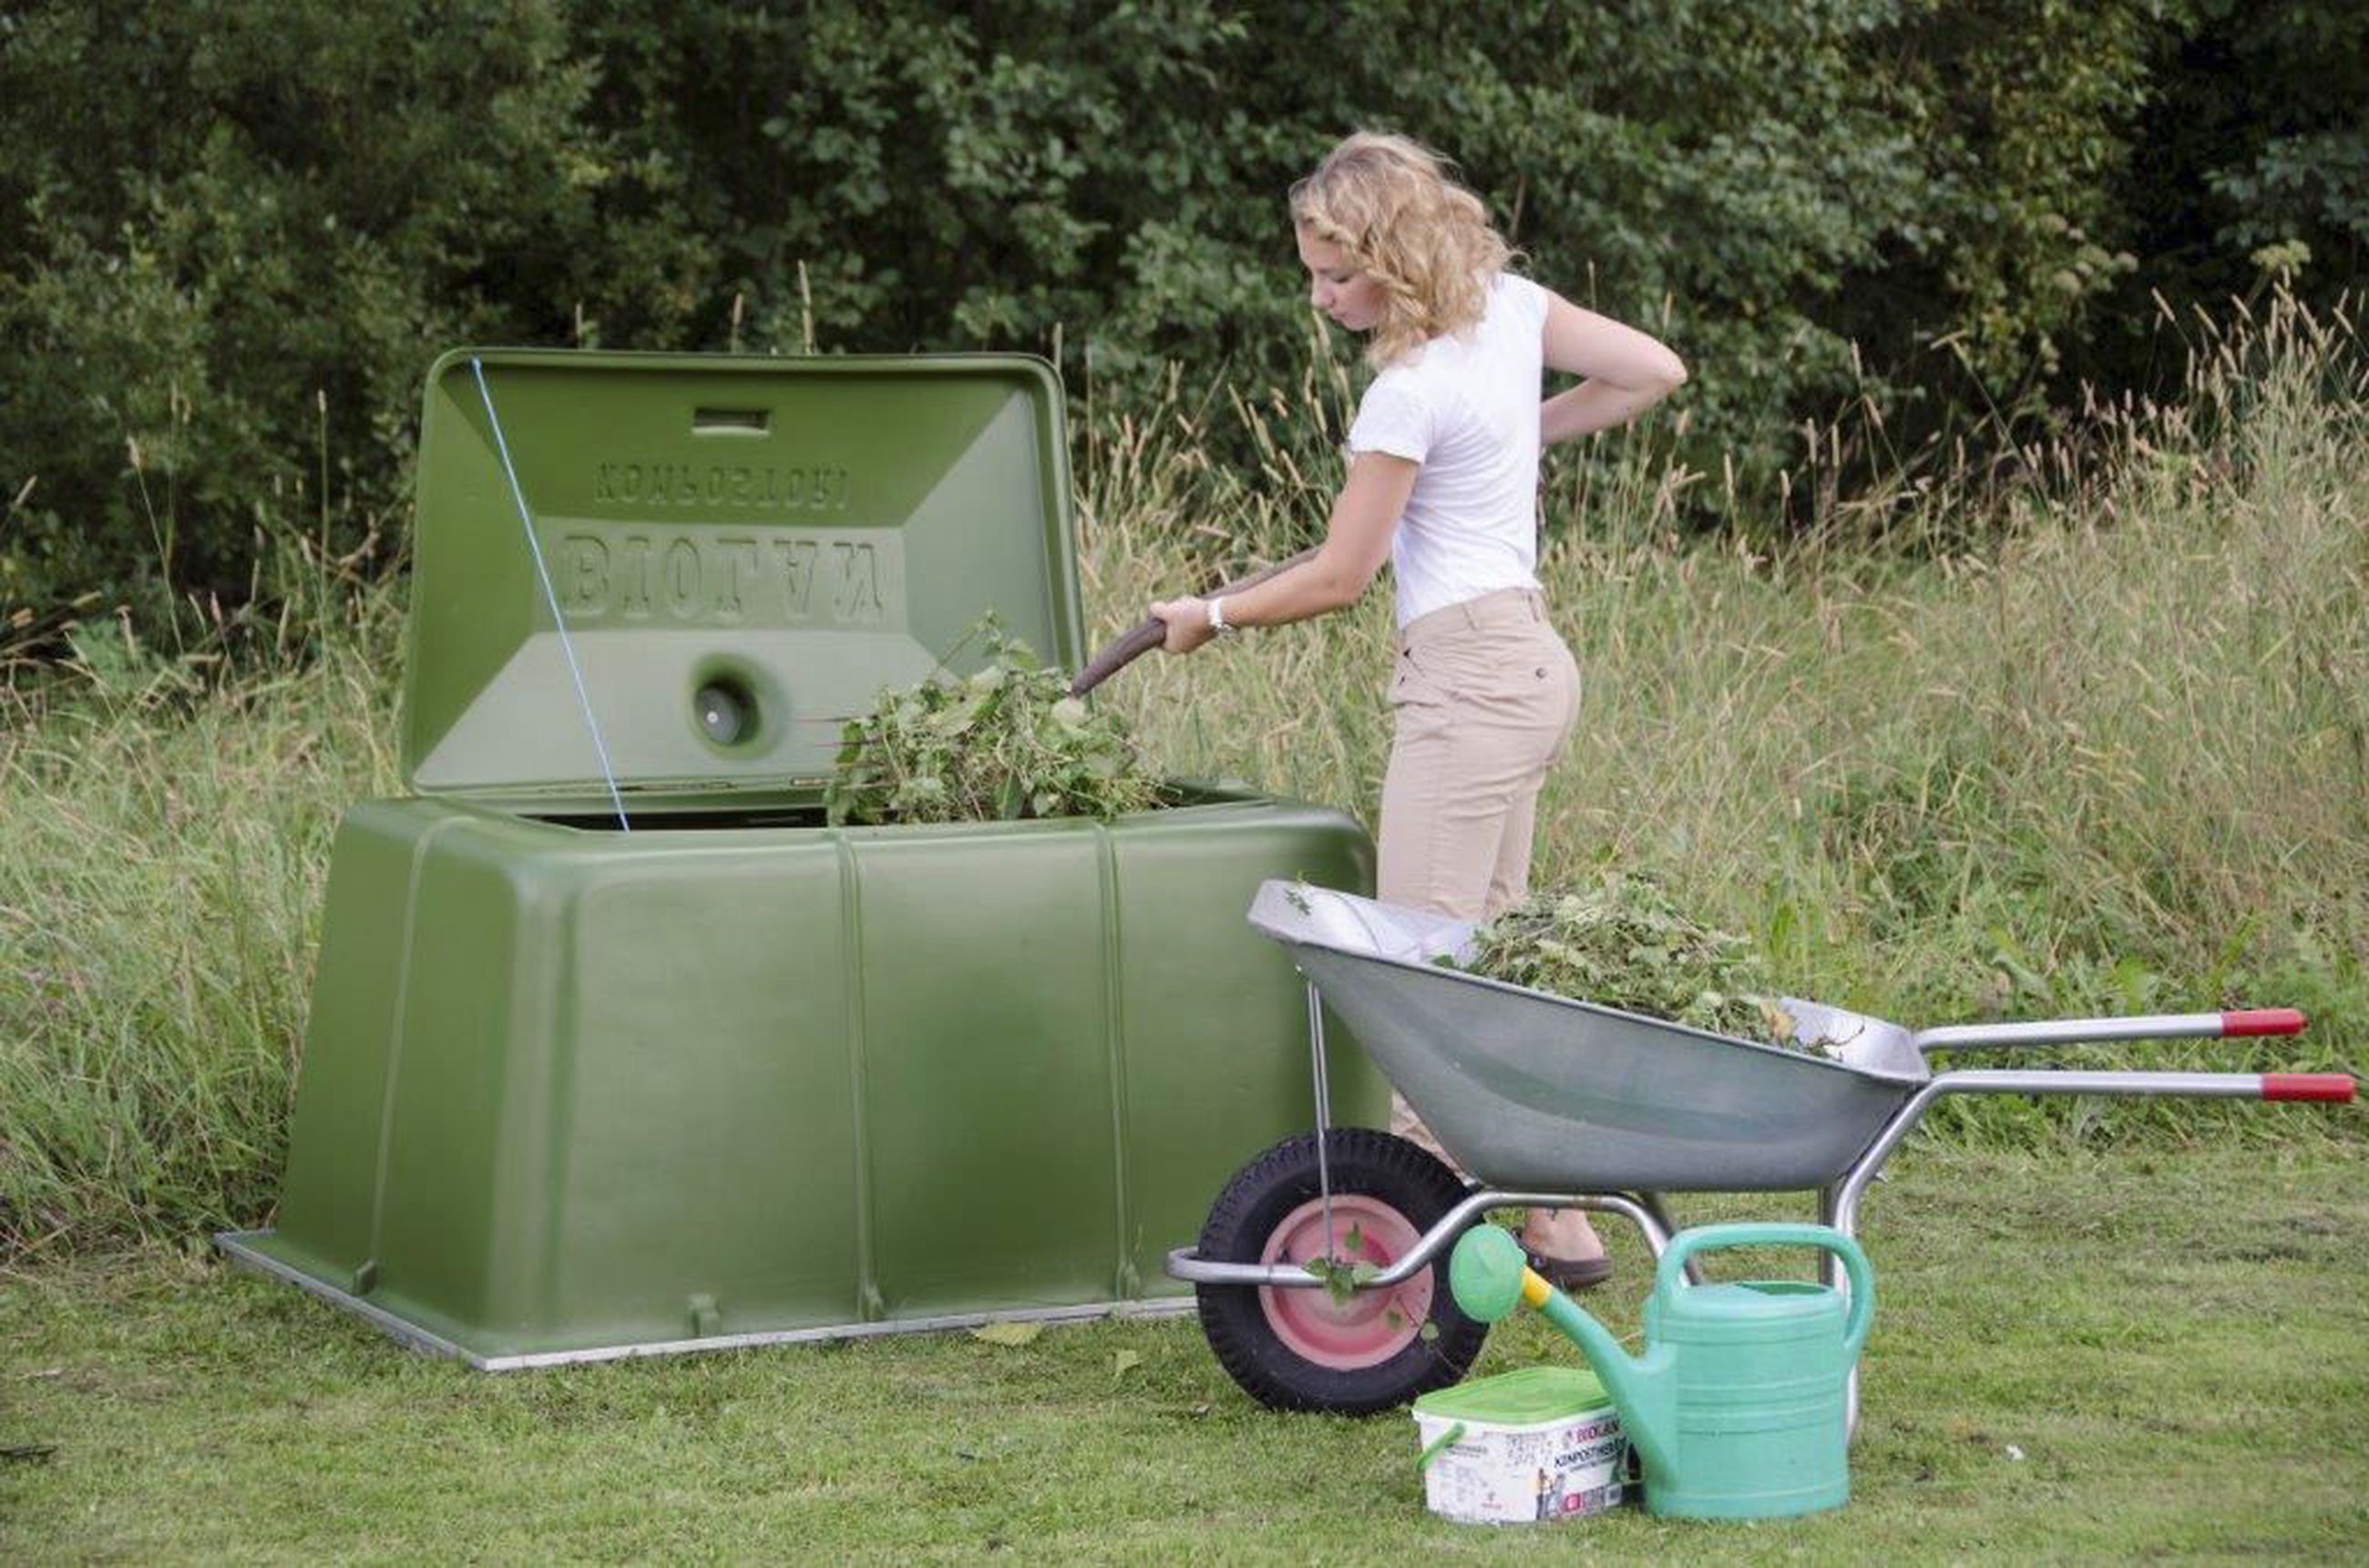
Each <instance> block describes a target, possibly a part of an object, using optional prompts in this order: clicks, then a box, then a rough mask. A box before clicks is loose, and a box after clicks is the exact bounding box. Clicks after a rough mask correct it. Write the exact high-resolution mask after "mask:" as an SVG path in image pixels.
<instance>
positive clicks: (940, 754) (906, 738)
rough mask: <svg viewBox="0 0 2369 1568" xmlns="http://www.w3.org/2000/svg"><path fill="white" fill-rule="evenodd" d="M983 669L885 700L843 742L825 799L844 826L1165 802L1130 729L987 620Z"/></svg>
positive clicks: (852, 725)
mask: <svg viewBox="0 0 2369 1568" xmlns="http://www.w3.org/2000/svg"><path fill="white" fill-rule="evenodd" d="M973 639H978V640H980V641H981V642H982V643H983V646H984V647H985V650H986V654H987V661H986V662H985V663H984V664H983V665H981V666H980V667H979V668H978V670H976V671H974V672H973V673H971V674H969V675H967V676H964V677H961V678H959V679H957V678H955V677H951V676H946V675H938V676H933V677H932V678H931V679H929V680H927V681H922V682H921V683H920V684H919V685H916V686H908V687H903V688H899V689H897V690H892V691H887V692H882V693H881V694H880V699H879V701H878V703H877V704H875V706H874V708H873V710H872V712H871V713H869V714H866V715H862V716H860V717H857V718H853V719H850V720H849V721H848V723H847V727H846V729H845V730H844V731H843V732H842V735H841V745H840V749H839V763H838V771H837V773H835V774H834V776H833V777H832V780H831V782H830V785H829V786H828V787H827V788H826V789H825V791H824V794H823V804H824V807H825V809H826V810H827V811H828V812H829V813H830V821H831V822H832V824H833V825H834V826H836V825H839V824H842V823H855V824H865V825H868V824H875V823H889V822H1010V821H1016V820H1019V819H1021V818H1042V817H1096V818H1103V819H1104V820H1108V819H1109V818H1114V817H1119V816H1124V815H1125V814H1127V813H1128V812H1130V811H1145V810H1150V808H1151V807H1155V806H1158V805H1159V804H1161V801H1160V792H1159V786H1158V785H1157V784H1156V783H1155V782H1154V781H1153V780H1152V778H1151V777H1150V774H1148V773H1145V772H1144V771H1143V767H1142V763H1141V761H1140V760H1139V758H1138V756H1137V753H1136V749H1135V743H1134V741H1133V740H1132V739H1131V738H1130V737H1129V736H1128V733H1127V726H1126V722H1125V721H1124V720H1123V719H1121V718H1120V717H1119V716H1118V715H1116V713H1114V712H1112V711H1110V710H1108V709H1101V710H1097V709H1093V708H1089V707H1088V706H1087V705H1086V704H1085V703H1084V701H1083V700H1082V699H1080V698H1077V697H1072V696H1070V681H1069V677H1068V676H1066V675H1064V674H1063V673H1061V672H1060V671H1059V670H1052V669H1047V667H1046V666H1045V665H1044V664H1043V663H1042V662H1040V661H1039V660H1038V659H1037V658H1036V654H1035V653H1034V652H1033V651H1031V650H1030V648H1029V647H1028V645H1027V644H1025V643H1024V642H1020V641H1018V640H1016V639H1014V638H1012V637H1009V636H1007V635H1004V634H1003V632H1002V631H1001V628H999V627H998V626H997V625H996V624H995V623H994V622H993V621H992V620H991V619H990V620H987V621H982V622H981V623H979V624H978V625H977V626H975V627H973V628H972V630H971V632H970V634H969V635H967V637H965V639H964V641H965V643H968V642H970V641H972V640H973Z"/></svg>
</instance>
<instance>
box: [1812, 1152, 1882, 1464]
mask: <svg viewBox="0 0 2369 1568" xmlns="http://www.w3.org/2000/svg"><path fill="white" fill-rule="evenodd" d="M1887 1152H1888V1151H1887ZM1850 1174H1852V1175H1857V1174H1859V1170H1858V1168H1857V1167H1854V1168H1853V1169H1852V1171H1851V1173H1850ZM1860 1185H1864V1184H1863V1183H1862V1184H1860ZM1858 1222H1859V1186H1855V1185H1851V1183H1850V1182H1849V1181H1848V1179H1846V1180H1845V1182H1844V1183H1843V1184H1842V1185H1838V1186H1826V1187H1820V1188H1819V1189H1818V1223H1819V1224H1821V1225H1824V1226H1827V1227H1829V1228H1830V1229H1832V1230H1839V1231H1841V1232H1842V1233H1843V1234H1844V1235H1846V1236H1848V1237H1849V1238H1850V1239H1851V1240H1852V1241H1854V1242H1856V1241H1858V1240H1859V1235H1858ZM1818 1278H1819V1281H1820V1282H1821V1283H1822V1284H1824V1285H1825V1288H1827V1289H1829V1290H1832V1291H1834V1292H1835V1293H1836V1294H1837V1295H1839V1296H1841V1297H1843V1298H1844V1299H1849V1296H1850V1280H1849V1278H1848V1276H1846V1275H1845V1274H1844V1272H1843V1260H1842V1254H1841V1253H1834V1252H1827V1251H1824V1250H1821V1251H1820V1252H1819V1253H1818ZM1843 1434H1844V1438H1845V1440H1846V1441H1848V1440H1850V1439H1852V1438H1856V1437H1857V1436H1859V1363H1858V1362H1856V1361H1854V1362H1852V1363H1851V1369H1850V1375H1849V1376H1848V1378H1846V1379H1844V1381H1843Z"/></svg>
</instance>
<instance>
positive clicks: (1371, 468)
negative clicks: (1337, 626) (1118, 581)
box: [1151, 452, 1422, 653]
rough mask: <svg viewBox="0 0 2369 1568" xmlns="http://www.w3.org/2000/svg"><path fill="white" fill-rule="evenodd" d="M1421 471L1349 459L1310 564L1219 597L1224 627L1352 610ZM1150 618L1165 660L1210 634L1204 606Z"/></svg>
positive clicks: (1376, 457)
mask: <svg viewBox="0 0 2369 1568" xmlns="http://www.w3.org/2000/svg"><path fill="white" fill-rule="evenodd" d="M1421 468H1422V465H1421V464H1416V463H1413V462H1410V461H1408V460H1407V459H1406V458H1403V457H1393V456H1391V455H1390V453H1388V452H1359V453H1357V455H1356V457H1354V458H1352V459H1350V461H1349V478H1348V481H1347V483H1345V484H1344V485H1343V486H1341V494H1340V496H1339V498H1337V499H1335V500H1334V501H1333V516H1332V519H1331V521H1328V522H1327V523H1326V524H1325V527H1324V544H1323V545H1322V548H1320V549H1319V550H1318V551H1317V552H1316V556H1315V559H1313V560H1310V561H1307V562H1304V563H1302V564H1301V565H1299V566H1297V567H1292V568H1291V569H1290V570H1289V571H1286V572H1277V573H1276V575H1275V576H1273V577H1271V578H1267V579H1266V581H1265V582H1263V583H1259V584H1257V585H1255V586H1253V587H1251V588H1246V589H1243V590H1242V592H1240V593H1230V594H1228V595H1226V624H1227V625H1229V626H1279V625H1282V624H1284V623H1285V622H1287V621H1305V620H1307V619H1308V618H1309V617H1310V616H1312V615H1322V614H1324V613H1326V612H1330V611H1333V610H1338V609H1341V608H1342V607H1343V606H1345V605H1349V604H1354V603H1356V601H1357V598H1358V596H1359V595H1361V594H1363V593H1364V592H1365V591H1366V588H1367V585H1368V584H1369V583H1371V582H1372V581H1373V580H1374V574H1375V573H1376V572H1379V571H1380V570H1381V569H1382V562H1383V561H1384V560H1386V559H1388V558H1389V556H1390V531H1391V530H1392V529H1394V528H1396V527H1397V526H1398V521H1399V514H1400V513H1401V512H1402V511H1404V510H1406V503H1407V497H1408V495H1409V494H1411V493H1412V492H1413V489H1414V476H1415V475H1416V474H1417V473H1418V472H1420V470H1421ZM1151 613H1153V614H1154V615H1157V616H1159V617H1160V618H1161V619H1162V620H1163V621H1165V622H1167V623H1168V640H1167V641H1166V642H1164V643H1162V645H1161V646H1162V647H1164V648H1166V649H1167V650H1168V651H1169V652H1170V653H1190V652H1192V651H1193V650H1194V649H1195V648H1196V647H1200V646H1201V645H1202V644H1203V643H1206V642H1207V641H1208V640H1209V639H1210V638H1211V637H1213V636H1215V635H1217V633H1216V632H1215V631H1214V630H1212V629H1211V627H1210V625H1209V601H1207V600H1206V599H1168V600H1162V601H1161V602H1159V603H1157V604H1155V605H1153V606H1152V607H1151Z"/></svg>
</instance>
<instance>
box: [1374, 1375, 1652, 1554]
mask: <svg viewBox="0 0 2369 1568" xmlns="http://www.w3.org/2000/svg"><path fill="white" fill-rule="evenodd" d="M1414 1421H1415V1430H1416V1432H1417V1434H1418V1436H1420V1437H1421V1439H1422V1442H1423V1455H1422V1457H1421V1458H1420V1459H1417V1460H1416V1461H1415V1462H1416V1467H1417V1468H1418V1469H1420V1470H1421V1471H1422V1472H1423V1494H1424V1505H1425V1506H1426V1507H1428V1508H1429V1509H1430V1510H1431V1511H1432V1512H1433V1513H1435V1514H1437V1515H1438V1516H1440V1517H1441V1518H1444V1519H1453V1520H1456V1521H1457V1522H1458V1523H1459V1524H1471V1525H1528V1524H1541V1523H1551V1522H1552V1521H1555V1520H1558V1519H1580V1518H1585V1517H1587V1516H1589V1515H1591V1514H1601V1513H1603V1512H1605V1511H1606V1510H1608V1509H1610V1508H1616V1507H1618V1506H1619V1505H1620V1500H1621V1498H1622V1496H1623V1495H1624V1494H1625V1491H1626V1481H1627V1476H1628V1462H1629V1439H1628V1437H1627V1436H1626V1435H1624V1434H1623V1433H1622V1431H1621V1430H1620V1415H1619V1412H1618V1411H1617V1410H1615V1409H1614V1408H1613V1405H1612V1400H1611V1398H1610V1396H1608V1394H1606V1393H1605V1391H1604V1385H1603V1384H1601V1383H1599V1382H1597V1381H1596V1379H1595V1377H1594V1376H1593V1375H1591V1374H1590V1373H1587V1372H1584V1371H1581V1370H1580V1369H1578V1368H1572V1367H1524V1368H1520V1369H1519V1370H1517V1371H1513V1372H1505V1373H1502V1374H1500V1375H1499V1376H1497V1377H1494V1378H1482V1379H1477V1380H1475V1381H1473V1382H1470V1383H1463V1384H1459V1386H1457V1387H1455V1388H1452V1389H1441V1390H1439V1391H1436V1392H1434V1393H1428V1394H1425V1395H1424V1397H1423V1398H1421V1399H1419V1400H1417V1401H1415V1402H1414Z"/></svg>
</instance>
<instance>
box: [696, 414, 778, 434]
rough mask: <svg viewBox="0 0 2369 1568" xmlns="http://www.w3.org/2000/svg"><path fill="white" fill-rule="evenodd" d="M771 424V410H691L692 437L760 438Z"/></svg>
mask: <svg viewBox="0 0 2369 1568" xmlns="http://www.w3.org/2000/svg"><path fill="white" fill-rule="evenodd" d="M772 422H773V411H772V409H771V408H693V409H692V411H691V433H692V435H694V436H761V435H763V434H764V433H765V431H766V429H767V428H768V427H770V426H771V425H772Z"/></svg>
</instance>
